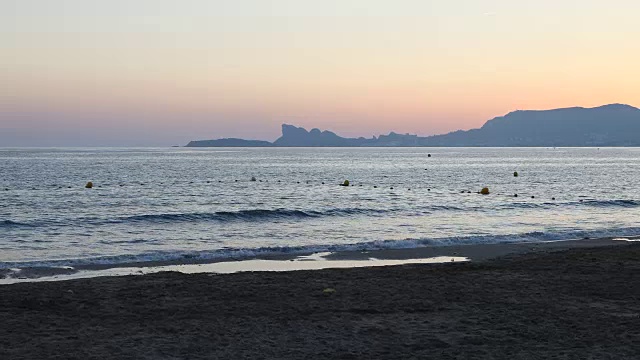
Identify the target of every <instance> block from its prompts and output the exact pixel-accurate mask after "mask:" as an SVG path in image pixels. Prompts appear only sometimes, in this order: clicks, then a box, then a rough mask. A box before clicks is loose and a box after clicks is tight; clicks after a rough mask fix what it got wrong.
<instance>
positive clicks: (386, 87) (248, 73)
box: [0, 0, 640, 146]
mask: <svg viewBox="0 0 640 360" xmlns="http://www.w3.org/2000/svg"><path fill="white" fill-rule="evenodd" d="M638 19H640V1H638V0H609V1H604V0H536V1H520V0H393V1H391V0H322V1H317V0H224V1H223V0H180V1H178V0H109V1H106V0H104V1H102V0H100V1H98V0H56V1H53V0H0V146H34V145H42V146H87V145H89V146H90V145H95V146H165V145H183V144H185V143H186V142H187V141H189V140H195V139H210V138H220V137H243V138H252V139H265V140H275V139H276V138H277V137H278V136H279V132H280V124H282V123H291V124H295V125H299V126H304V127H307V128H311V127H318V128H321V129H330V130H333V131H335V132H337V133H338V134H341V135H345V136H367V137H370V136H371V135H378V134H380V133H388V132H389V131H391V130H393V131H396V132H401V133H407V132H408V133H416V134H420V135H430V134H437V133H444V132H448V131H452V130H456V129H469V128H473V127H479V126H481V125H482V124H483V123H484V122H485V121H486V120H488V119H490V118H493V117H495V116H499V115H504V114H505V113H507V112H509V111H512V110H516V109H548V108H556V107H569V106H585V107H592V106H598V105H602V104H607V103H626V104H630V105H633V106H640V45H639V39H640V20H638Z"/></svg>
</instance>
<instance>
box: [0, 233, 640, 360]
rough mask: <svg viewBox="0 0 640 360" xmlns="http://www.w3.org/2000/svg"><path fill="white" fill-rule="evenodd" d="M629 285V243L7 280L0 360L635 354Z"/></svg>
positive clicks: (0, 294)
mask: <svg viewBox="0 0 640 360" xmlns="http://www.w3.org/2000/svg"><path fill="white" fill-rule="evenodd" d="M638 279H640V244H639V243H621V245H618V246H604V247H597V248H591V247H579V248H572V249H569V250H558V251H532V252H529V253H525V254H513V253H512V254H511V255H507V256H505V257H502V258H498V259H490V260H486V261H482V262H471V263H453V264H440V265H405V266H395V267H384V268H358V269H334V270H320V271H298V272H284V273H239V274H232V275H210V274H196V275H184V274H179V273H160V274H153V275H144V276H128V277H103V278H93V279H81V280H72V281H64V282H46V283H23V284H15V285H5V286H0V359H215V358H222V359H304V358H308V359H407V358H416V359H638V358H640V281H638ZM327 288H331V289H335V292H330V293H325V292H323V290H324V289H327Z"/></svg>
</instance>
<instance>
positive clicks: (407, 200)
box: [0, 148, 640, 269]
mask: <svg viewBox="0 0 640 360" xmlns="http://www.w3.org/2000/svg"><path fill="white" fill-rule="evenodd" d="M428 154H431V155H432V157H430V158H429V157H428ZM639 165H640V149H637V148H615V149H607V148H602V149H596V148H571V149H551V148H534V149H532V148H523V149H514V148H508V149H491V148H434V149H426V148H384V149H354V148H347V149H317V148H316V149H299V148H295V149H286V148H281V149H260V148H252V149H241V148H240V149H238V148H235V149H182V148H172V149H0V203H1V204H2V205H3V206H2V208H1V209H0V269H11V268H25V267H34V266H44V267H47V266H49V267H62V266H73V267H75V266H90V265H109V264H121V263H131V262H141V263H144V262H155V261H177V262H180V260H181V259H183V260H184V261H185V262H188V261H191V260H193V259H196V260H203V261H204V260H217V259H234V258H235V259H245V258H251V257H255V256H270V255H281V254H288V255H296V254H309V253H314V252H324V251H331V252H335V251H349V250H352V251H365V250H372V249H394V248H416V247H423V246H451V245H460V244H479V243H510V242H529V241H551V240H566V239H582V238H585V237H589V238H598V237H630V236H634V235H638V234H640V222H638V220H637V219H639V218H640V195H639V194H640V193H639V191H638V188H637V184H638V183H640V166H639ZM514 171H517V172H518V174H519V176H518V177H514V176H513V172H514ZM252 177H255V178H256V181H251V178H252ZM345 179H348V180H350V182H351V185H353V186H350V187H341V186H338V184H339V183H341V182H342V181H344V180H345ZM87 181H92V182H93V184H94V188H93V189H85V188H84V184H85V183H86V182H87ZM484 186H488V187H489V188H490V190H491V194H490V195H487V196H483V195H479V194H477V192H478V191H479V190H480V189H481V188H482V187H484ZM515 194H518V197H514V195H515Z"/></svg>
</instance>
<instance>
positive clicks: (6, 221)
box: [0, 220, 31, 228]
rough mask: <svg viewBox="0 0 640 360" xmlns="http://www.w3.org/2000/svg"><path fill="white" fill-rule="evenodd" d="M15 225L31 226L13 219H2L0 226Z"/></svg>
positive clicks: (11, 226)
mask: <svg viewBox="0 0 640 360" xmlns="http://www.w3.org/2000/svg"><path fill="white" fill-rule="evenodd" d="M13 227H31V225H30V224H25V223H20V222H15V221H11V220H2V221H0V228H13Z"/></svg>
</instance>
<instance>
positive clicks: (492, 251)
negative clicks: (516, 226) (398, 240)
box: [0, 236, 640, 286]
mask: <svg viewBox="0 0 640 360" xmlns="http://www.w3.org/2000/svg"><path fill="white" fill-rule="evenodd" d="M624 239H627V240H631V241H634V240H637V239H640V236H639V237H627V238H624ZM623 243H624V241H619V240H615V238H612V237H606V238H597V239H581V240H560V241H544V242H518V243H489V244H464V245H443V246H420V247H409V248H390V249H389V248H384V249H377V250H375V249H374V250H366V251H361V250H345V251H336V252H326V253H313V252H301V253H290V254H262V255H257V256H250V257H249V256H247V257H232V258H211V259H210V258H196V257H194V258H184V259H173V260H154V261H145V262H138V261H135V262H123V263H114V264H89V265H77V266H73V267H71V266H64V267H26V268H20V269H0V286H3V285H8V284H14V283H21V282H39V281H67V280H75V279H84V278H92V277H104V276H127V275H147V274H154V273H159V272H169V271H175V272H182V273H187V274H193V273H221V274H228V273H235V272H262V271H266V272H268V271H276V272H279V271H299V270H322V269H331V268H355V267H378V266H394V265H404V264H421V263H426V264H433V263H447V262H455V261H473V262H478V261H486V260H489V259H494V258H497V257H503V256H508V255H517V254H524V253H530V252H543V253H544V252H550V251H559V250H566V249H570V248H583V247H602V246H616V245H622V244H623Z"/></svg>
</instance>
